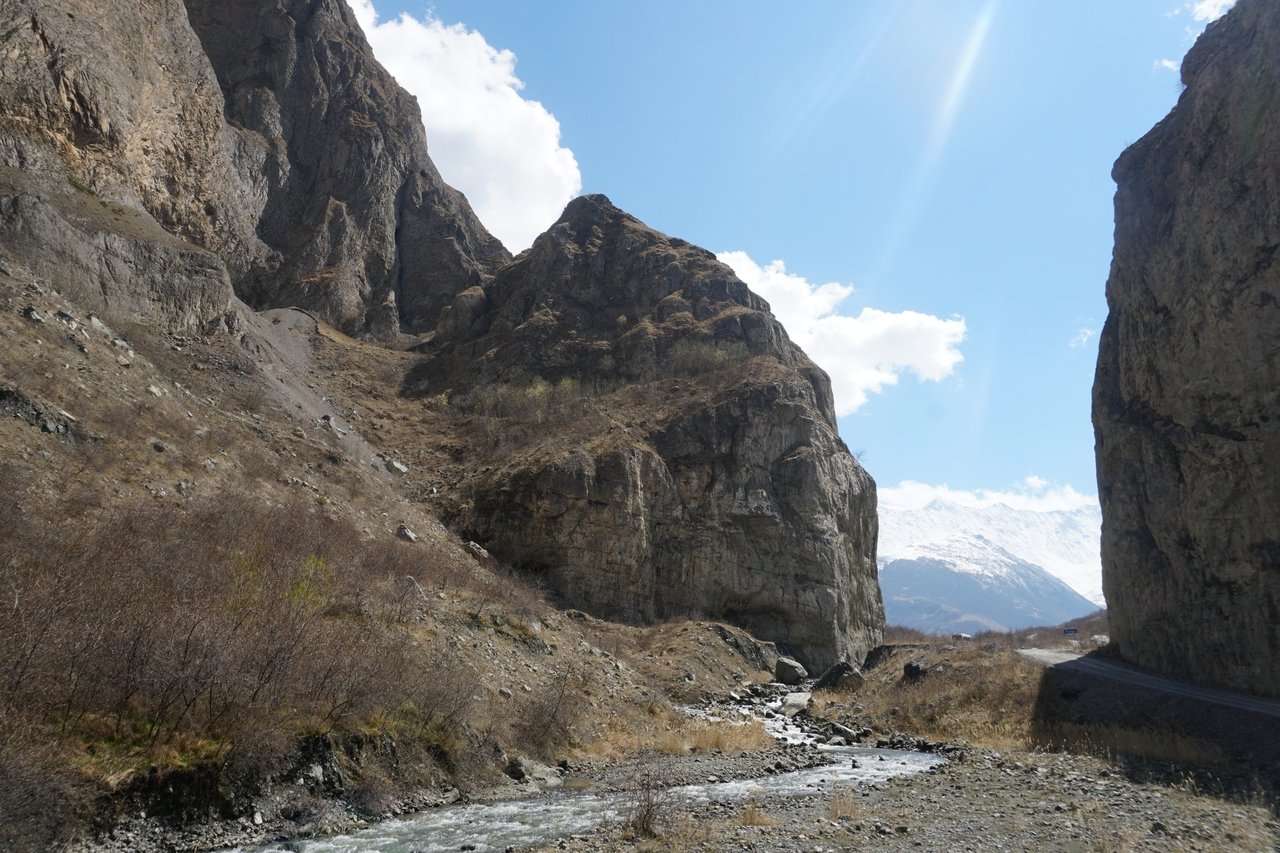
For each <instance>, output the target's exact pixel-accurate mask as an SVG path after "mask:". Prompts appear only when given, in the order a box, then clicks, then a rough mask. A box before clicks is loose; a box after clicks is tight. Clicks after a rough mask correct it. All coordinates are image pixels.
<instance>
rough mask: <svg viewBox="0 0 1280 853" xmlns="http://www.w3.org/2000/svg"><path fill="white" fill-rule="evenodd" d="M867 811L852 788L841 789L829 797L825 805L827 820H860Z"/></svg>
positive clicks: (858, 794)
mask: <svg viewBox="0 0 1280 853" xmlns="http://www.w3.org/2000/svg"><path fill="white" fill-rule="evenodd" d="M866 816H867V810H866V808H865V807H864V806H863V804H862V795H861V794H860V793H859V792H858V791H856V790H854V789H853V788H841V789H839V790H837V791H835V792H834V793H833V794H832V795H831V802H830V803H829V804H828V805H827V820H862V819H864V818H865V817H866Z"/></svg>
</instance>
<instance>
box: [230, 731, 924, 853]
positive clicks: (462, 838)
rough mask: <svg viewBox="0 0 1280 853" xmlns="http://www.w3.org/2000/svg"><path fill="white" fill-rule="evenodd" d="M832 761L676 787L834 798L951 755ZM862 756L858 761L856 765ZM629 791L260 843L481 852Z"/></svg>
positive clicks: (555, 827) (704, 799)
mask: <svg viewBox="0 0 1280 853" xmlns="http://www.w3.org/2000/svg"><path fill="white" fill-rule="evenodd" d="M821 749H822V751H823V752H825V753H828V754H829V755H830V756H831V758H832V759H833V761H835V762H836V763H833V764H831V765H827V766H824V767H814V768H810V769H808V770H797V771H795V772H792V773H779V774H777V775H775V776H765V777H762V778H759V779H747V780H743V781H739V782H717V783H710V784H705V785H685V786H682V787H678V788H674V789H673V793H674V794H675V796H676V797H677V798H678V799H677V803H684V804H688V805H697V804H706V803H710V802H723V803H733V802H740V801H744V800H746V799H748V798H752V797H755V798H759V799H760V800H764V799H766V798H769V797H777V796H786V797H811V796H818V795H827V796H829V795H830V794H831V793H832V792H833V791H835V790H837V789H841V788H850V787H866V786H868V785H872V784H876V783H883V782H885V781H887V780H889V779H891V778H893V777H895V776H906V775H910V774H913V773H920V772H922V771H925V770H928V769H930V768H932V767H935V766H936V765H938V764H941V763H943V762H944V761H945V759H942V758H940V757H938V756H936V755H927V754H925V753H920V752H900V751H898V750H892V749H872V748H869V747H822V748H821ZM854 761H856V763H857V765H858V766H857V767H853V766H852V764H853V762H854ZM627 798H628V795H626V794H605V795H594V794H587V793H569V792H559V791H557V792H553V793H550V794H547V795H544V796H540V797H537V798H534V799H526V800H511V801H507V802H500V803H486V804H481V805H465V806H447V807H444V808H439V809H431V810H429V811H425V812H422V813H420V814H417V815H414V816H412V817H408V818H404V819H400V820H386V821H382V822H380V823H378V824H377V825H376V826H373V827H370V828H369V829H365V830H361V831H360V832H356V833H352V834H351V835H340V836H335V837H332V838H323V839H317V840H311V841H292V842H288V843H287V844H281V845H268V846H266V847H260V848H255V849H256V850H258V851H263V853H266V851H277V852H278V853H283V851H303V853H356V851H365V850H372V851H387V853H444V851H457V850H459V849H461V848H462V847H463V845H473V846H470V847H468V848H467V849H471V850H477V851H502V850H505V849H506V848H507V847H509V846H515V847H523V846H527V845H532V844H538V843H542V842H546V841H553V840H555V839H557V838H563V837H565V836H568V835H572V834H574V833H580V832H585V831H587V830H590V829H593V828H595V827H597V826H599V825H601V824H603V823H606V822H612V821H619V820H621V819H622V817H623V814H624V813H625V811H626V804H627Z"/></svg>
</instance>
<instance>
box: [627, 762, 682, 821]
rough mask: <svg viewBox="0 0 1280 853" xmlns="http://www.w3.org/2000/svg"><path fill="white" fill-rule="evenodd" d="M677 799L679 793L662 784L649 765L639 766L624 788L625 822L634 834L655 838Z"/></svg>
mask: <svg viewBox="0 0 1280 853" xmlns="http://www.w3.org/2000/svg"><path fill="white" fill-rule="evenodd" d="M679 802H680V798H679V796H678V795H677V794H676V793H675V792H674V791H672V790H671V787H670V786H668V785H666V784H663V782H662V780H661V779H660V778H659V777H658V774H657V773H656V772H655V770H654V769H653V768H652V767H650V766H644V767H641V768H640V770H639V772H638V773H637V774H636V780H635V784H634V785H632V786H631V787H630V788H629V789H628V791H627V800H626V803H625V807H624V810H623V821H624V825H625V827H626V829H627V830H628V831H629V832H630V833H632V834H633V835H635V836H637V837H640V838H658V837H659V836H661V835H662V834H663V833H664V832H666V831H667V829H668V828H669V827H670V825H671V821H672V819H673V817H674V816H675V812H676V808H677V806H678V805H679Z"/></svg>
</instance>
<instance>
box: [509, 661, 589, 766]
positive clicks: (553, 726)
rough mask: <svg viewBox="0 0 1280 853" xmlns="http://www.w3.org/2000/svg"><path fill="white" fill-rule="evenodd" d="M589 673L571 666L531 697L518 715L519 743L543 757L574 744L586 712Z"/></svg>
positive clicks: (560, 670)
mask: <svg viewBox="0 0 1280 853" xmlns="http://www.w3.org/2000/svg"><path fill="white" fill-rule="evenodd" d="M588 687H589V683H588V678H587V675H586V673H584V672H583V671H581V670H578V669H575V668H573V667H571V666H566V667H562V668H560V669H557V670H556V671H555V672H553V673H552V675H551V677H550V678H549V679H548V680H547V682H546V683H545V684H544V685H543V686H542V687H541V688H540V689H537V690H534V691H533V692H532V693H530V694H529V695H528V697H527V698H526V699H525V701H524V702H523V703H522V704H521V707H520V709H519V711H518V713H517V714H516V715H515V722H514V723H513V724H512V730H513V732H514V733H515V735H516V737H517V738H518V740H519V742H520V743H522V744H525V745H526V746H527V747H528V748H529V749H531V750H533V751H535V752H536V753H538V754H539V755H540V756H541V757H543V758H549V757H551V756H552V755H553V754H554V752H555V751H556V750H558V749H562V748H564V747H565V746H567V745H569V744H570V743H572V742H573V739H574V732H573V728H574V726H575V725H576V724H577V723H578V721H579V720H580V719H581V718H582V716H583V713H584V711H585V710H586V706H587V700H586V691H587V689H588Z"/></svg>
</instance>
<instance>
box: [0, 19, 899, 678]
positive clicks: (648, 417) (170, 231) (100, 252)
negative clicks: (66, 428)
mask: <svg viewBox="0 0 1280 853" xmlns="http://www.w3.org/2000/svg"><path fill="white" fill-rule="evenodd" d="M0 51H2V52H3V55H4V57H5V60H4V64H3V65H2V66H0V243H2V244H3V247H4V249H5V251H6V252H7V253H8V258H9V259H10V260H11V261H12V262H13V264H14V268H15V269H21V270H23V275H26V273H27V271H29V272H30V273H31V274H33V275H34V276H35V277H37V278H40V279H43V280H44V281H46V282H47V283H48V284H50V285H51V287H52V289H53V290H55V291H57V292H58V293H60V294H61V295H62V296H64V297H66V298H68V299H69V300H70V301H71V302H72V303H74V305H75V306H76V307H77V309H78V310H83V311H85V312H89V311H96V312H99V313H101V314H102V315H103V316H104V317H106V318H107V319H108V320H112V321H113V322H114V321H116V320H118V321H120V322H129V323H142V324H144V325H146V326H148V327H152V328H159V329H162V330H164V331H166V332H171V333H174V334H178V335H187V334H188V333H191V332H195V333H198V334H212V333H214V332H217V331H219V330H233V331H236V332H237V334H239V335H241V336H242V337H241V338H240V345H241V346H242V347H243V348H244V349H246V350H254V349H255V348H259V349H260V344H261V341H260V340H258V338H260V337H261V334H260V330H259V331H253V330H252V329H251V328H250V327H253V326H254V324H253V323H249V322H246V320H245V318H246V317H247V314H246V313H245V312H246V310H247V309H246V306H245V303H247V304H248V306H249V307H252V308H268V307H277V306H298V307H302V308H306V309H308V310H310V311H311V312H312V313H313V314H314V315H316V316H318V317H319V318H320V319H321V320H324V321H327V322H328V323H331V324H333V325H335V326H338V327H339V328H340V329H341V330H343V331H346V332H348V333H351V334H354V335H358V336H361V337H364V338H366V339H368V338H372V339H384V340H391V339H394V338H396V336H397V335H398V334H400V333H412V334H413V335H415V340H416V341H417V342H418V346H417V350H418V353H417V354H415V355H414V356H413V358H415V359H417V360H418V362H420V363H419V364H418V366H417V367H416V368H415V370H414V371H413V372H412V374H411V375H410V377H409V378H408V379H407V380H406V381H405V383H404V384H403V386H402V387H401V388H400V389H399V391H400V392H401V393H402V394H405V395H408V396H410V397H412V398H413V399H415V400H418V399H421V400H426V401H429V400H432V399H447V400H448V401H449V405H450V406H451V407H452V409H451V410H452V411H453V412H454V413H455V414H460V415H461V417H462V418H463V421H464V423H469V421H467V420H466V419H468V418H470V419H472V421H473V422H474V424H475V425H478V428H480V429H483V430H485V431H486V432H485V435H484V436H482V440H477V437H476V436H475V435H467V434H465V433H464V434H463V437H462V438H459V434H458V433H451V432H446V433H435V434H430V433H428V432H427V431H425V430H424V431H423V432H421V434H420V435H418V436H417V437H416V438H413V439H412V440H411V441H410V442H409V443H407V444H406V445H405V446H403V447H402V448H401V449H402V450H403V451H404V452H405V453H410V452H412V453H415V454H419V455H431V454H432V453H435V452H436V450H435V449H433V448H431V447H430V446H429V445H430V444H431V442H433V441H436V440H440V441H443V442H444V443H446V444H449V446H455V444H456V446H458V448H459V449H458V453H457V454H456V456H457V459H458V460H460V462H459V464H458V466H457V468H458V470H460V471H461V473H460V474H459V478H458V479H459V481H460V482H461V483H462V485H460V486H458V487H455V488H451V489H450V490H449V491H448V493H447V494H446V495H443V496H441V497H440V499H439V503H440V505H441V507H440V508H441V510H442V511H443V512H445V513H446V516H447V518H448V520H449V521H451V522H452V523H453V524H454V525H455V527H456V528H458V529H462V530H464V531H465V532H467V533H468V534H469V535H470V536H472V537H474V538H476V539H478V540H480V541H481V542H482V543H484V544H486V545H491V546H492V547H493V549H494V551H495V552H496V553H497V555H498V556H499V557H501V558H502V559H504V560H507V561H510V562H512V563H515V564H518V565H520V566H524V567H528V568H531V569H537V570H541V571H543V572H545V573H546V575H547V577H549V579H550V580H551V583H552V585H553V586H554V588H555V589H556V590H557V591H558V592H559V593H560V594H561V595H562V596H563V597H564V598H565V599H567V600H569V601H571V602H574V603H576V604H580V605H582V606H584V607H588V608H591V609H593V610H595V611H597V612H599V613H602V614H606V615H609V616H612V617H617V618H624V619H632V620H654V619H661V618H664V617H668V616H681V615H689V614H699V613H701V614H707V615H711V616H715V617H718V618H723V619H727V620H731V621H735V622H738V623H740V624H742V625H744V626H747V627H749V628H751V629H753V630H755V631H756V632H757V633H758V634H760V635H761V636H763V637H764V638H766V639H770V640H777V641H779V642H780V643H783V644H785V645H786V646H787V647H788V648H789V649H790V650H791V651H793V652H794V653H796V654H799V655H801V656H802V657H804V658H805V660H806V661H807V662H808V663H810V664H812V665H815V666H822V665H826V664H829V663H833V662H835V661H836V660H838V659H841V658H853V659H860V658H861V656H862V655H863V654H864V653H865V652H866V651H867V650H868V649H869V648H870V647H871V646H873V645H875V644H876V643H877V642H878V639H879V631H880V626H881V624H882V622H883V613H882V610H881V605H880V595H879V589H878V587H877V585H876V574H875V541H876V506H875V486H874V483H873V482H872V480H871V478H870V477H869V476H868V475H867V474H866V472H865V471H863V470H862V469H861V467H860V466H858V464H857V463H856V462H855V461H854V460H853V458H852V457H851V456H850V454H849V452H848V450H847V449H846V448H845V446H844V445H843V443H841V441H840V439H839V438H838V437H837V435H836V431H835V418H834V413H833V405H832V400H831V389H830V383H829V382H828V380H827V377H826V376H825V375H824V374H823V373H822V371H821V370H819V369H818V368H817V367H816V366H814V365H813V363H812V362H810V361H809V360H808V358H806V357H805V356H804V354H803V353H802V352H800V350H799V349H797V348H796V347H795V346H794V345H793V344H792V343H791V342H790V341H789V340H788V339H787V336H786V333H785V332H784V331H783V329H782V327H781V326H780V325H779V324H778V322H777V320H775V319H774V318H773V316H772V315H771V314H770V312H769V309H768V306H767V305H766V304H765V303H764V302H763V301H762V300H760V299H759V298H758V297H756V296H755V295H753V294H752V293H751V292H750V291H749V290H748V289H747V287H746V285H744V284H743V283H742V282H741V281H739V280H738V279H737V278H735V277H734V276H733V274H732V272H731V271H730V270H729V269H728V268H727V267H725V266H723V265H721V264H719V263H718V262H717V261H716V260H715V258H714V257H713V256H712V255H711V254H710V253H708V252H706V251H704V250H702V249H698V248H695V247H693V246H691V245H689V244H688V243H685V242H683V241H680V240H675V239H671V238H667V237H665V236H663V235H661V234H658V233H657V232H655V231H653V230H651V229H649V228H646V227H645V226H644V225H642V224H641V223H639V222H637V221H636V220H635V219H633V218H632V217H629V216H627V215H626V214H624V213H622V212H621V211H619V210H617V209H616V208H614V207H613V206H612V205H611V204H609V203H608V201H607V199H604V198H603V197H591V198H586V199H581V200H579V201H577V202H575V203H573V204H572V205H570V206H569V208H568V210H567V211H566V212H565V215H564V217H563V218H562V219H561V220H560V221H559V222H558V223H556V224H555V225H554V226H553V227H552V228H551V229H550V230H549V231H548V232H547V233H546V234H544V235H543V236H542V237H540V238H539V239H538V241H537V242H536V243H535V245H534V246H533V247H532V249H531V250H530V251H529V252H527V253H525V254H523V255H521V257H520V258H519V259H517V260H515V261H511V258H510V255H509V254H508V253H507V252H506V250H505V249H504V248H503V247H502V246H501V244H500V243H498V241H497V240H495V239H494V238H493V237H492V236H490V235H489V234H488V233H487V232H486V231H485V229H484V227H483V226H482V225H481V224H480V223H479V221H478V220H477V219H476V217H475V216H474V214H473V213H472V212H471V209H470V207H469V206H468V204H467V202H466V200H465V198H463V197H462V196H461V194H459V193H458V192H456V191H455V190H453V189H451V188H450V187H448V186H447V185H446V184H445V183H444V182H443V181H442V180H441V178H440V175H439V174H438V172H437V171H436V169H435V167H434V166H433V165H432V163H431V161H430V159H429V158H428V156H427V147H426V139H425V135H424V131H423V129H422V124H421V119H420V116H419V114H418V110H417V106H416V104H415V103H414V102H413V100H412V98H411V97H410V96H409V95H407V94H406V93H405V92H404V91H403V90H402V89H401V88H400V87H399V86H398V85H396V84H395V82H394V81H393V80H392V79H391V78H390V77H389V76H388V75H387V73H386V72H385V71H384V70H383V69H382V67H381V66H380V65H379V64H378V63H377V62H376V61H375V60H374V58H373V56H372V54H371V52H370V50H369V47H368V44H367V43H366V41H365V39H364V37H363V35H362V34H361V32H360V30H359V27H358V26H357V24H356V22H355V20H354V18H353V16H352V14H351V11H350V9H349V8H348V7H347V5H346V3H345V2H344V1H343V0H151V1H150V2H146V3H138V2H133V0H95V2H89V0H57V2H54V0H0ZM41 292H43V291H41ZM255 336H256V337H255ZM250 338H252V340H251V339H250ZM178 346H182V344H179V345H178ZM389 377H390V378H391V379H394V378H398V377H391V375H390V374H387V375H386V376H379V377H378V378H377V379H376V382H378V383H386V382H388V381H389ZM387 390H390V389H387ZM361 391H362V393H363V394H364V395H365V398H366V400H367V399H368V398H380V397H381V395H382V393H383V389H382V388H380V387H373V386H369V385H362V386H361ZM361 404H362V401H359V400H352V401H351V405H350V406H349V407H348V410H351V409H354V408H355V407H356V406H358V405H361ZM304 434H305V431H304ZM368 438H370V439H371V440H373V436H368ZM419 496H420V497H424V498H426V497H428V495H419Z"/></svg>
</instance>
